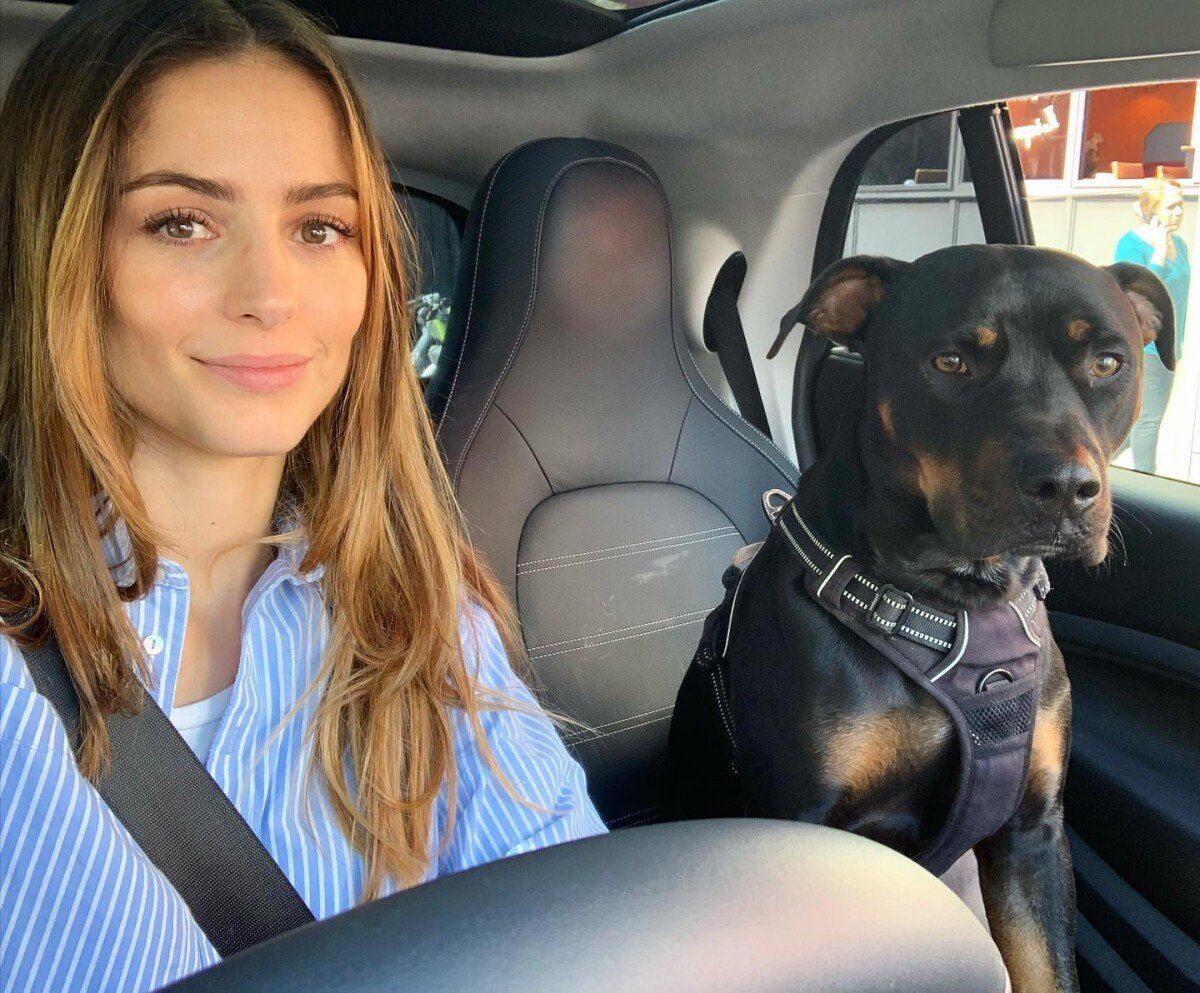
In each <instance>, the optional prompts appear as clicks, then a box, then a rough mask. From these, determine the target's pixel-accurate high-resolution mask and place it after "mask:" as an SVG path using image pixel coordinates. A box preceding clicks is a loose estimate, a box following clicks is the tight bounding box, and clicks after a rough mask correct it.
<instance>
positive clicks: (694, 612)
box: [529, 607, 711, 727]
mask: <svg viewBox="0 0 1200 993" xmlns="http://www.w3.org/2000/svg"><path fill="white" fill-rule="evenodd" d="M710 609H711V608H710V607H701V608H700V609H699V610H689V611H688V612H687V613H686V614H676V615H675V616H674V617H664V618H662V619H661V620H657V621H646V622H645V623H644V624H631V625H629V627H627V628H614V629H613V630H611V631H598V632H597V633H596V634H594V635H584V636H583V637H582V638H567V639H566V640H565V641H552V642H551V643H550V644H548V645H535V646H534V647H533V648H530V649H529V653H530V655H531V656H532V655H534V654H536V653H537V652H540V651H543V650H545V649H547V648H558V647H559V646H560V645H570V644H571V643H573V642H576V641H586V640H587V639H588V638H589V637H591V638H596V637H599V638H605V637H607V636H608V635H610V634H624V633H625V632H626V631H636V630H637V629H638V628H646V627H650V626H651V625H653V624H666V623H667V622H668V621H678V620H682V619H683V618H684V617H695V616H696V615H697V614H702V615H706V614H707V613H708V612H709V610H710ZM603 726H604V725H601V727H603Z"/></svg>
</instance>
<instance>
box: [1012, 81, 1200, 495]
mask: <svg viewBox="0 0 1200 993" xmlns="http://www.w3.org/2000/svg"><path fill="white" fill-rule="evenodd" d="M1009 113H1010V115H1011V116H1012V119H1013V125H1014V138H1015V139H1016V143H1017V149H1018V151H1019V152H1020V156H1021V165H1022V167H1023V168H1024V170H1025V175H1026V191H1027V199H1028V203H1029V213H1030V218H1031V220H1032V221H1033V235H1034V240H1035V241H1036V242H1037V244H1039V245H1047V246H1050V247H1053V248H1061V249H1064V250H1066V251H1069V252H1073V253H1075V254H1076V255H1079V256H1082V257H1083V258H1085V259H1087V260H1088V261H1089V262H1092V263H1095V264H1096V265H1109V264H1111V263H1113V262H1119V261H1123V262H1135V263H1137V264H1140V265H1146V266H1148V267H1149V268H1150V269H1151V270H1152V271H1153V272H1154V273H1155V274H1156V275H1158V276H1159V278H1160V279H1162V280H1163V282H1164V284H1165V285H1166V287H1167V291H1168V293H1169V295H1170V296H1171V300H1172V303H1173V305H1174V308H1175V314H1176V331H1175V341H1176V349H1175V350H1176V356H1177V364H1176V368H1175V372H1174V373H1171V372H1169V371H1168V370H1167V369H1166V367H1165V366H1164V365H1163V364H1162V362H1161V361H1160V360H1159V358H1158V354H1157V350H1156V349H1155V348H1154V347H1153V346H1150V347H1148V348H1147V350H1146V354H1145V355H1144V359H1145V361H1144V368H1143V389H1142V411H1141V415H1140V417H1139V418H1138V421H1137V423H1136V424H1135V425H1134V428H1133V432H1132V434H1131V435H1130V438H1129V441H1128V442H1127V443H1126V444H1125V446H1124V447H1123V448H1122V449H1121V450H1120V451H1119V452H1118V453H1117V454H1116V456H1115V457H1114V459H1113V464H1114V465H1119V466H1124V467H1126V468H1132V469H1136V470H1138V471H1139V472H1148V473H1155V474H1156V475H1160V476H1170V477H1173V478H1175V479H1182V480H1186V481H1189V482H1192V483H1200V403H1198V400H1200V354H1198V353H1200V341H1198V339H1200V328H1197V324H1198V323H1200V301H1198V300H1197V296H1198V290H1197V286H1198V285H1200V281H1198V280H1197V279H1196V278H1193V270H1194V269H1195V265H1196V263H1195V258H1196V252H1197V249H1198V248H1200V238H1198V237H1197V235H1198V230H1200V228H1198V225H1200V219H1198V215H1200V210H1198V209H1197V206H1198V201H1200V184H1198V183H1197V172H1196V143H1197V135H1198V133H1200V108H1198V106H1197V100H1196V81H1195V80H1185V81H1183V82H1172V83H1156V84H1147V85H1144V86H1118V87H1110V88H1106V89H1096V90H1075V91H1073V92H1069V93H1053V94H1046V95H1042V96H1038V97H1030V98H1027V99H1023V100H1011V101H1009ZM1018 121H1021V122H1022V124H1023V125H1025V127H1026V130H1025V131H1021V129H1020V127H1019V126H1018Z"/></svg>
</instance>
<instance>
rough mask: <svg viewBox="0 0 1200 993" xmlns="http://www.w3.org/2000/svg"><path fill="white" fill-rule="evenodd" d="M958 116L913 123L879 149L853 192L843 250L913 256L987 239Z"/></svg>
mask: <svg viewBox="0 0 1200 993" xmlns="http://www.w3.org/2000/svg"><path fill="white" fill-rule="evenodd" d="M955 118H956V114H955V112H947V113H944V114H936V115H934V116H932V117H926V118H923V119H921V120H919V121H914V122H913V123H912V124H909V125H908V126H907V127H905V128H904V129H903V130H901V131H898V132H897V133H896V134H894V135H892V136H891V137H890V138H888V139H887V141H885V142H884V143H883V144H882V145H880V146H879V148H877V149H876V150H875V152H874V154H873V155H872V156H871V158H870V159H869V160H868V161H867V164H866V166H865V168H864V169H863V176H862V180H861V181H860V183H859V187H858V192H857V193H856V194H855V197H854V208H853V211H852V212H851V216H850V229H849V231H848V232H847V234H846V248H845V254H846V255H890V256H892V258H897V259H905V260H912V259H915V258H917V257H918V256H920V255H924V254H926V253H927V252H932V251H934V250H936V249H938V248H945V247H947V246H949V245H966V244H975V243H982V242H983V241H984V240H985V239H984V236H983V225H982V223H981V222H980V220H979V207H978V205H977V204H976V202H975V190H974V188H973V187H972V186H971V185H970V183H969V181H968V180H967V179H966V178H965V177H964V174H963V170H964V168H965V155H964V154H963V148H962V142H961V141H960V139H959V137H958V127H957V122H956V120H955Z"/></svg>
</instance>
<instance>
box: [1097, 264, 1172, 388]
mask: <svg viewBox="0 0 1200 993" xmlns="http://www.w3.org/2000/svg"><path fill="white" fill-rule="evenodd" d="M1105 268H1106V269H1107V270H1108V271H1109V272H1110V273H1112V275H1113V278H1114V279H1115V280H1116V281H1117V283H1118V284H1119V285H1120V287H1121V289H1123V290H1124V291H1125V295H1126V296H1127V297H1129V302H1130V303H1131V304H1133V313H1134V316H1135V317H1136V318H1137V322H1138V328H1139V329H1140V330H1141V332H1142V343H1143V344H1148V343H1150V342H1154V347H1155V348H1156V349H1157V350H1158V357H1159V358H1160V359H1162V364H1163V365H1165V366H1166V367H1167V368H1168V369H1170V370H1171V371H1172V372H1174V371H1175V306H1174V304H1172V303H1171V297H1170V295H1169V294H1168V293H1167V288H1166V287H1165V286H1164V285H1163V281H1162V280H1161V279H1159V278H1158V277H1157V276H1156V275H1154V273H1152V272H1151V271H1150V270H1149V269H1147V268H1146V267H1145V266H1141V265H1134V264H1133V263H1132V262H1116V263H1114V264H1113V265H1110V266H1105Z"/></svg>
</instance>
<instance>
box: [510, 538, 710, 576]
mask: <svg viewBox="0 0 1200 993" xmlns="http://www.w3.org/2000/svg"><path fill="white" fill-rule="evenodd" d="M732 537H733V535H732V534H714V535H710V536H709V537H707V538H693V539H692V540H691V541H677V542H675V543H674V544H671V545H660V546H659V547H658V548H639V549H636V550H635V551H632V552H618V553H617V554H616V555H601V556H599V557H597V558H593V559H584V560H582V561H579V562H560V563H558V564H557V565H540V566H538V567H537V568H536V569H525V570H522V569H520V568H518V569H517V575H518V576H531V575H533V574H534V573H535V572H549V571H551V570H552V569H570V568H572V567H573V566H577V565H588V564H590V563H592V562H608V561H610V560H611V559H626V558H629V556H631V555H649V554H651V553H653V552H666V551H670V550H671V549H672V548H683V547H685V546H686V545H703V544H704V543H705V542H708V541H720V540H721V539H722V538H732Z"/></svg>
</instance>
